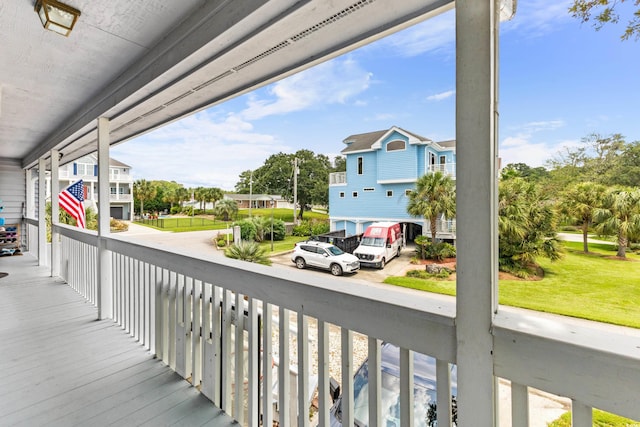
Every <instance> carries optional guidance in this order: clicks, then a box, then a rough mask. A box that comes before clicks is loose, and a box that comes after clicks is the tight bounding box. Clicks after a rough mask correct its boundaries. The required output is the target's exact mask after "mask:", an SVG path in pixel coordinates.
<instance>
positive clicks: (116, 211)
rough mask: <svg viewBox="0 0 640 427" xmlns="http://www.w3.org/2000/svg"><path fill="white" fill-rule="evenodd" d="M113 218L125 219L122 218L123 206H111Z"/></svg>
mask: <svg viewBox="0 0 640 427" xmlns="http://www.w3.org/2000/svg"><path fill="white" fill-rule="evenodd" d="M110 214H111V218H115V219H123V218H122V206H111V212H110Z"/></svg>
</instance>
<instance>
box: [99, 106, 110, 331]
mask: <svg viewBox="0 0 640 427" xmlns="http://www.w3.org/2000/svg"><path fill="white" fill-rule="evenodd" d="M110 214H111V213H110V203H109V119H107V118H105V117H100V118H98V295H97V296H98V298H97V302H98V319H108V318H111V317H112V314H113V313H112V309H111V302H112V285H111V251H109V250H107V240H106V238H108V237H109V234H110V228H109V216H110Z"/></svg>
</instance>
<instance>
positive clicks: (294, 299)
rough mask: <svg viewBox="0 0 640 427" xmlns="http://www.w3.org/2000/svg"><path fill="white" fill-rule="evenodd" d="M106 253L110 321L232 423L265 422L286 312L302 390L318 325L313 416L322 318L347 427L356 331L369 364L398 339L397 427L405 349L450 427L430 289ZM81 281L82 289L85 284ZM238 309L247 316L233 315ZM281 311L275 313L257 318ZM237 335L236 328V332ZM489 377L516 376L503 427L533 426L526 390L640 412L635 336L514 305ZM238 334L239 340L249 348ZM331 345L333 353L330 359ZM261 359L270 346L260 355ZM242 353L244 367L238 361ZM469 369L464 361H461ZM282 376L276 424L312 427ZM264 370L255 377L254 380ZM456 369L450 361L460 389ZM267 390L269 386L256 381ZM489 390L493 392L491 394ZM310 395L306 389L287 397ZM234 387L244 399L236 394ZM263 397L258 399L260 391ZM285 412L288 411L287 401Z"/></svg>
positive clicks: (323, 395)
mask: <svg viewBox="0 0 640 427" xmlns="http://www.w3.org/2000/svg"><path fill="white" fill-rule="evenodd" d="M57 228H58V230H59V232H60V233H61V235H62V236H63V239H64V240H65V241H67V240H68V242H67V243H64V244H63V248H64V247H65V245H67V246H66V247H68V248H69V249H67V250H64V249H63V251H62V256H61V262H62V265H63V266H69V267H68V268H67V269H66V270H65V269H61V271H64V272H66V274H67V280H68V281H70V284H71V283H75V284H71V285H72V286H74V288H75V289H79V290H78V291H79V292H81V293H83V294H87V295H88V297H87V298H88V299H89V300H90V301H91V295H96V294H97V289H96V287H95V277H96V264H95V263H94V260H95V259H96V256H95V247H96V246H97V243H98V237H97V236H95V235H94V234H92V233H87V232H81V231H77V230H75V229H72V228H71V227H65V226H60V227H57ZM103 239H104V241H105V244H106V247H107V249H108V250H110V251H111V252H112V286H111V291H112V294H113V298H112V300H113V304H112V310H113V318H114V321H115V322H117V323H118V324H119V325H121V326H122V328H123V329H125V330H126V331H127V332H128V333H129V334H130V335H131V336H132V337H134V338H135V339H137V340H139V341H140V342H141V343H142V344H143V345H144V346H145V347H146V348H147V349H148V350H149V351H150V352H151V353H154V354H156V355H157V356H158V358H160V359H161V360H163V361H164V362H165V363H166V364H168V365H169V366H171V367H172V368H173V369H174V370H175V371H176V372H177V373H179V374H180V375H182V376H183V377H184V378H186V379H188V380H189V381H191V382H192V384H193V385H194V386H199V387H200V389H201V391H202V393H203V394H204V395H205V396H207V397H208V398H209V399H210V400H212V401H213V402H214V403H215V404H216V405H218V406H219V407H221V408H222V409H223V410H225V411H226V412H227V413H229V414H231V415H232V416H233V417H234V418H235V419H237V420H238V421H239V423H240V424H243V425H250V426H257V425H259V418H260V416H262V419H263V425H265V426H267V425H268V426H270V425H271V424H272V422H271V420H272V418H273V413H272V409H271V408H272V401H271V396H272V394H271V390H270V384H272V380H273V378H272V374H271V372H272V371H271V360H272V356H273V354H274V353H275V352H276V349H274V348H273V346H272V345H273V344H272V342H273V341H272V336H273V334H276V333H277V334H278V335H279V336H280V337H282V336H288V335H289V333H290V330H291V328H290V324H289V321H288V319H291V318H295V319H296V322H297V331H296V333H295V335H296V340H295V342H296V344H295V346H296V350H297V355H298V357H297V360H298V372H300V373H304V375H299V376H298V383H297V389H298V390H304V391H308V387H309V381H308V376H309V375H308V374H309V372H310V369H311V368H310V366H309V362H308V355H309V351H310V350H309V339H308V337H309V334H310V333H311V332H314V331H312V330H311V328H310V326H309V325H310V323H315V324H317V335H318V343H319V345H318V347H319V349H318V355H317V359H316V361H317V366H318V374H319V377H318V378H319V381H318V384H319V394H318V404H319V422H320V425H328V413H329V408H330V407H331V404H332V402H331V400H330V398H329V372H328V367H327V366H328V362H329V360H330V352H329V345H328V331H329V324H334V325H337V326H339V327H340V328H341V330H342V333H341V334H342V350H341V352H340V354H339V355H338V356H337V357H339V358H340V359H341V364H342V378H341V383H342V384H341V385H342V391H343V395H344V396H345V398H344V399H343V408H342V417H343V425H353V422H352V421H351V420H353V414H354V407H353V398H349V396H350V395H352V393H353V371H354V368H356V367H354V366H353V355H352V352H351V351H350V350H351V345H352V336H353V333H354V332H359V333H361V334H364V335H366V336H368V337H369V338H368V339H369V343H370V345H369V364H370V365H369V372H379V367H380V366H379V365H380V358H379V353H376V351H377V349H379V342H380V341H379V340H384V341H389V342H392V343H394V344H396V345H397V346H399V347H400V348H401V350H400V364H401V366H400V377H401V393H400V405H401V416H402V420H401V425H402V426H411V425H414V422H415V424H416V425H420V424H419V423H418V421H419V420H412V419H411V417H412V416H413V410H411V407H412V401H413V399H412V392H411V391H412V390H413V375H412V369H413V366H412V363H411V360H412V357H410V355H411V352H413V351H415V352H420V353H424V354H428V355H431V356H433V357H435V358H436V359H437V361H438V362H437V367H438V369H437V374H438V375H437V379H438V380H437V394H438V409H439V410H438V425H440V426H450V425H451V424H452V423H451V417H450V416H449V414H450V411H449V407H450V406H449V405H450V396H451V388H452V387H451V381H450V376H449V373H450V370H449V369H448V367H449V365H450V364H452V363H455V362H456V325H455V316H456V314H455V305H454V304H453V303H449V302H448V301H443V300H441V299H434V298H432V297H431V296H430V294H428V293H422V292H405V291H403V292H393V290H392V289H389V288H381V287H379V286H368V285H366V284H365V283H362V284H360V283H359V284H358V286H356V287H354V284H353V282H351V281H346V280H339V279H336V278H334V277H331V276H329V275H327V276H326V277H323V276H316V275H310V274H308V273H307V272H300V271H297V270H292V269H286V270H283V269H282V268H277V267H265V266H261V265H256V264H251V263H246V262H242V261H236V260H231V259H221V261H220V262H211V261H207V260H204V259H199V258H194V257H189V256H185V255H179V254H173V253H171V252H168V251H165V250H161V249H157V248H153V247H150V246H146V245H140V244H135V243H130V242H127V241H126V240H124V239H123V238H122V237H119V236H113V237H106V238H103ZM82 283H84V284H85V285H82ZM238 307H243V308H244V312H245V313H244V316H238V315H237V313H238V309H237V308H238ZM273 311H277V312H278V314H279V319H287V320H286V321H284V322H281V323H280V322H274V321H272V318H271V316H262V317H261V323H258V316H259V313H272V312H273ZM245 331H246V332H245ZM492 334H493V337H494V338H493V339H494V350H493V358H494V361H495V362H494V366H493V369H494V372H493V374H495V375H497V376H499V377H502V378H505V379H508V380H510V381H511V382H512V388H511V390H512V402H513V403H512V420H513V424H512V425H521V426H527V425H529V424H528V423H529V421H528V418H529V415H528V392H527V390H528V387H535V388H537V389H540V390H544V391H547V392H550V393H554V394H558V395H562V396H569V397H570V398H571V399H572V401H573V403H574V405H573V420H574V425H575V426H587V425H588V426H589V427H590V426H591V421H590V420H591V408H592V407H593V408H599V409H602V410H605V411H609V412H613V413H617V414H620V415H623V416H626V417H630V418H633V419H640V407H639V406H638V405H637V402H639V401H640V353H639V352H638V348H640V338H638V337H636V336H627V335H624V334H622V333H621V334H616V333H612V332H611V331H609V330H604V329H602V328H599V327H598V326H597V325H594V326H589V324H586V325H585V326H573V325H571V324H568V323H561V322H558V321H555V320H547V319H543V318H541V317H539V316H536V315H534V314H532V315H526V314H521V313H518V312H512V311H511V310H509V311H505V310H501V311H500V312H499V313H498V314H497V315H496V316H495V321H494V326H493V330H492ZM245 343H246V345H245ZM290 345H291V344H290V341H289V340H278V348H277V353H278V355H279V360H280V366H288V365H290V364H291V362H292V360H291V356H290V353H291V350H292V349H291V348H290ZM333 353H334V352H332V353H331V354H333ZM261 355H267V356H266V357H261ZM245 360H246V361H247V362H246V365H245ZM467 370H471V371H472V370H473V368H472V367H467ZM284 371H285V370H280V373H279V374H278V375H279V376H281V377H282V378H281V379H280V381H278V396H280V398H279V402H278V408H279V414H280V425H294V424H296V423H297V425H300V426H305V425H309V420H308V413H309V408H308V407H307V399H306V398H300V399H299V400H298V405H297V406H298V408H297V413H302V414H304V417H301V419H300V420H295V419H291V418H293V417H292V416H291V415H290V413H291V412H293V413H294V414H295V408H291V407H290V406H291V405H290V402H289V401H288V399H287V396H289V394H290V391H291V390H290V388H291V385H290V382H289V381H285V380H284V379H285V378H284V375H285V374H288V373H286V372H284ZM261 377H262V381H261V380H260V378H261ZM470 380H471V379H468V378H465V376H464V373H463V371H460V370H458V375H457V382H458V385H460V384H461V382H463V381H470ZM265 387H266V389H265ZM487 392H488V393H489V392H490V391H487ZM297 394H298V395H299V396H306V395H307V394H308V393H307V392H304V393H297ZM239 396H241V398H238V397H239ZM260 396H262V399H263V400H262V404H261V403H260V401H259V399H260ZM380 399H381V397H380V389H379V388H377V387H369V407H370V415H369V417H370V425H382V423H381V418H380V414H379V413H378V412H377V411H378V408H380V407H381V404H380V402H381V400H380ZM292 409H293V410H292Z"/></svg>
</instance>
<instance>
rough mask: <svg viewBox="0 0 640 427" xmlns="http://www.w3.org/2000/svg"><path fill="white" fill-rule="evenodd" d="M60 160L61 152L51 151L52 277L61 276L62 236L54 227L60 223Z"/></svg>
mask: <svg viewBox="0 0 640 427" xmlns="http://www.w3.org/2000/svg"><path fill="white" fill-rule="evenodd" d="M59 175H60V158H59V151H58V150H56V149H53V150H51V277H58V276H60V234H59V233H58V232H57V231H54V225H58V224H59V223H60V204H59V200H58V195H59V194H60V176H59Z"/></svg>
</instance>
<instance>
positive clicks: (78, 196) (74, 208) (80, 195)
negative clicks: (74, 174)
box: [59, 180, 86, 228]
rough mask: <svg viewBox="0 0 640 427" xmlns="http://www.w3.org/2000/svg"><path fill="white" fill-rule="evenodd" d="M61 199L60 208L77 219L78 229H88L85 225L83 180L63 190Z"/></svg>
mask: <svg viewBox="0 0 640 427" xmlns="http://www.w3.org/2000/svg"><path fill="white" fill-rule="evenodd" d="M59 199H60V207H61V208H62V209H64V210H65V211H67V212H68V213H69V215H71V216H72V217H73V218H75V219H76V222H77V223H78V227H80V228H86V226H85V223H84V203H83V202H84V186H83V183H82V180H80V181H77V182H75V183H73V184H71V185H70V186H68V187H67V188H65V189H64V190H62V192H61V193H60V195H59Z"/></svg>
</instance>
